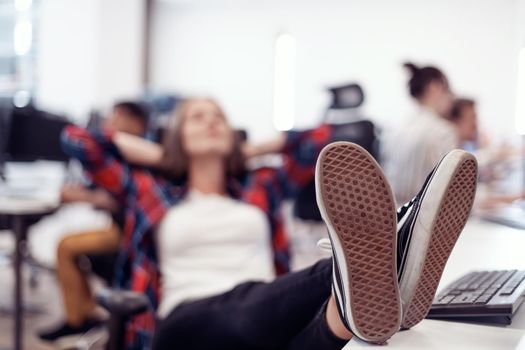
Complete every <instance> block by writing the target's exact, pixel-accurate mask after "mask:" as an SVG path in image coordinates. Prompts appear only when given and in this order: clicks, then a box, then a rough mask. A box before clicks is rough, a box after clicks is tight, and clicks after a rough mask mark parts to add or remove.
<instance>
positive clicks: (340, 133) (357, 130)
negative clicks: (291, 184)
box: [293, 120, 379, 221]
mask: <svg viewBox="0 0 525 350" xmlns="http://www.w3.org/2000/svg"><path fill="white" fill-rule="evenodd" d="M330 141H331V142H335V141H349V142H353V143H356V144H358V145H360V146H361V147H363V148H364V149H366V150H367V151H368V152H369V153H370V154H371V155H372V156H373V157H374V158H375V159H376V160H377V159H378V155H379V140H378V137H377V132H376V127H375V126H374V124H373V123H372V122H371V121H369V120H360V121H356V122H353V123H345V124H339V125H335V130H334V134H333V135H332V138H331V139H330ZM293 212H294V215H295V216H296V217H297V218H299V219H302V220H310V221H322V219H321V214H320V213H319V208H318V207H317V202H316V199H315V181H311V182H310V183H309V184H308V185H306V186H305V187H303V188H302V189H301V190H300V191H299V193H298V195H297V197H296V199H295V203H294V210H293Z"/></svg>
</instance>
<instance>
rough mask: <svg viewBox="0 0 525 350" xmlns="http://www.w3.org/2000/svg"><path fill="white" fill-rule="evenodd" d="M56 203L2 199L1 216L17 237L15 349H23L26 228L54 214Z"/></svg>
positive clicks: (25, 199)
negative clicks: (22, 272) (23, 269)
mask: <svg viewBox="0 0 525 350" xmlns="http://www.w3.org/2000/svg"><path fill="white" fill-rule="evenodd" d="M57 204H58V203H56V202H53V201H50V200H44V199H36V198H34V199H29V198H24V199H21V198H10V197H0V216H3V217H6V218H7V219H8V221H9V225H10V227H11V228H12V231H13V234H14V235H15V251H14V268H13V273H14V280H15V287H14V317H15V322H14V324H15V328H14V345H13V347H14V349H15V350H21V349H22V330H23V328H22V326H23V325H22V316H23V315H22V312H23V311H22V292H23V291H22V279H21V263H22V254H23V253H24V249H25V240H26V228H27V222H28V220H34V219H35V218H37V217H41V216H43V215H47V214H50V213H52V212H53V211H54V210H55V209H56V207H57Z"/></svg>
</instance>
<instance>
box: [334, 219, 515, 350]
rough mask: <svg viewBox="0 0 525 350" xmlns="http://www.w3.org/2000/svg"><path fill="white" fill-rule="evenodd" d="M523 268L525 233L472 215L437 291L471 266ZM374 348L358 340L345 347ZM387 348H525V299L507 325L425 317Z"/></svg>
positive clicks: (479, 267)
mask: <svg viewBox="0 0 525 350" xmlns="http://www.w3.org/2000/svg"><path fill="white" fill-rule="evenodd" d="M484 269H487V270H497V269H525V231H523V230H516V229H512V228H509V227H505V226H501V225H497V224H492V223H488V222H485V221H481V220H478V219H475V218H473V219H470V220H469V222H468V223H467V225H466V226H465V229H464V231H463V233H462V234H461V236H460V238H459V240H458V242H457V244H456V246H455V247H454V250H453V251H452V255H451V256H450V258H449V261H448V263H447V266H446V268H445V271H444V272H443V277H442V279H441V282H440V285H439V288H438V290H439V289H441V288H444V287H445V286H446V285H447V284H449V283H451V282H453V281H454V280H455V279H457V278H458V277H460V276H462V275H463V274H465V273H466V272H469V271H473V270H484ZM371 347H376V346H374V345H370V344H367V343H364V342H361V341H358V340H355V339H352V340H350V342H349V343H348V344H347V346H345V348H344V350H350V349H363V348H371ZM387 347H388V349H389V350H396V349H399V350H401V349H403V350H409V349H410V350H411V349H414V350H415V349H418V350H419V349H443V350H445V349H446V350H453V349H462V350H463V349H476V350H485V349H487V350H489V349H490V350H525V302H524V304H522V305H521V307H520V309H519V310H518V312H517V314H516V315H515V316H514V318H513V321H512V324H511V325H508V326H487V325H479V324H468V323H459V322H450V321H437V320H423V321H422V322H421V323H420V324H418V325H417V326H415V327H414V328H412V329H410V330H407V331H402V332H398V333H397V334H395V335H394V336H393V337H392V338H391V339H390V340H389V341H388V344H387Z"/></svg>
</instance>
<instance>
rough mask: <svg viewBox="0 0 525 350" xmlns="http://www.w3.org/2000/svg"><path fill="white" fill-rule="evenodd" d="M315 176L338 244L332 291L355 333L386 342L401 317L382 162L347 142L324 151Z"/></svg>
mask: <svg viewBox="0 0 525 350" xmlns="http://www.w3.org/2000/svg"><path fill="white" fill-rule="evenodd" d="M315 181H316V197H317V204H318V206H319V210H320V212H321V216H322V218H323V220H324V222H325V223H326V225H327V227H328V233H329V237H330V240H331V243H332V247H333V250H334V257H333V259H334V292H335V294H336V297H337V299H338V306H339V308H340V312H341V315H342V317H343V318H344V319H345V321H346V324H347V325H348V327H349V328H350V331H351V332H352V333H353V334H354V335H355V336H357V337H358V338H361V339H363V340H365V341H369V342H374V343H383V342H385V341H386V340H387V339H388V338H390V337H391V336H392V335H393V334H394V333H395V332H397V331H398V330H399V326H400V323H401V304H400V298H399V291H398V282H397V271H396V209H395V201H394V197H393V195H392V190H391V188H390V186H389V184H388V182H387V180H386V178H385V176H384V174H383V172H382V170H381V168H380V167H379V164H377V162H376V161H375V160H374V159H373V158H372V157H371V156H370V155H369V154H368V152H366V151H365V150H364V149H363V148H361V147H360V146H358V145H355V144H352V143H349V142H335V143H332V144H330V145H328V146H326V147H325V148H324V149H323V150H322V151H321V154H320V155H319V158H318V161H317V165H316V178H315ZM336 269H337V271H336ZM336 272H338V274H339V276H336V275H335V274H336ZM337 277H339V278H340V281H338V280H337ZM336 284H342V285H343V286H339V287H336V286H335V285H336ZM341 308H342V309H343V310H341Z"/></svg>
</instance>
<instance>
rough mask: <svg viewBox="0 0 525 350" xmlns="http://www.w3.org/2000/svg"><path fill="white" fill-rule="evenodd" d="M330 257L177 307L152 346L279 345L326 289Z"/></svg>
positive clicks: (308, 318) (308, 317) (302, 324)
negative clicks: (288, 272) (270, 280)
mask: <svg viewBox="0 0 525 350" xmlns="http://www.w3.org/2000/svg"><path fill="white" fill-rule="evenodd" d="M331 276H332V262H331V260H329V259H328V260H323V261H321V262H318V263H317V264H315V265H313V266H311V267H309V268H307V269H305V270H301V271H298V272H294V273H290V274H287V275H285V276H281V277H278V278H276V279H275V280H274V281H273V282H270V283H262V282H249V283H244V284H241V285H239V286H237V287H235V288H234V289H232V290H231V291H229V292H226V293H224V294H221V295H217V296H214V297H211V298H206V299H202V300H198V301H194V302H190V303H185V304H182V305H180V306H179V307H177V308H176V309H175V310H173V312H172V313H171V314H170V315H169V316H168V317H167V318H166V319H164V320H163V321H161V322H160V323H159V325H158V327H157V332H156V334H155V339H154V347H153V348H154V349H175V350H176V349H184V350H190V349H210V348H213V349H284V348H286V347H287V346H288V344H289V343H290V341H291V340H292V339H294V338H295V337H296V336H297V335H298V334H299V333H301V332H302V331H303V330H304V329H305V328H306V327H307V326H308V325H309V324H311V322H312V320H313V319H314V318H315V317H316V315H317V314H318V313H319V310H320V309H321V307H322V305H323V304H324V303H325V302H326V300H327V299H328V297H329V296H330V293H331Z"/></svg>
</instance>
